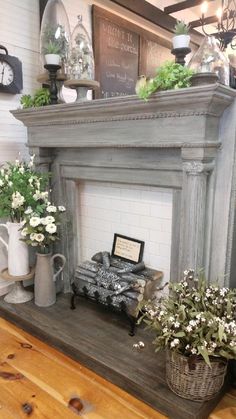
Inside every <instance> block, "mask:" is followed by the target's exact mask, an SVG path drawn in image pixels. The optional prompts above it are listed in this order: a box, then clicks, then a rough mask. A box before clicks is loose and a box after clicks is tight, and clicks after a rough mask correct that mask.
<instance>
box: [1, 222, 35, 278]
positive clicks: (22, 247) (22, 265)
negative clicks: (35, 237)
mask: <svg viewBox="0 0 236 419" xmlns="http://www.w3.org/2000/svg"><path fill="white" fill-rule="evenodd" d="M22 226H23V223H11V222H7V223H6V224H0V228H1V227H2V228H5V229H6V230H7V233H8V236H9V240H8V243H7V242H6V241H5V240H4V239H3V238H2V237H1V236H0V242H1V243H2V244H3V245H4V246H5V247H6V249H7V251H8V273H9V274H10V275H12V276H24V275H27V274H28V273H29V271H30V268H29V250H28V246H27V244H26V243H24V242H23V241H22V240H20V239H21V238H22V235H21V231H20V228H22Z"/></svg>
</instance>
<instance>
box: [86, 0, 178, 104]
mask: <svg viewBox="0 0 236 419" xmlns="http://www.w3.org/2000/svg"><path fill="white" fill-rule="evenodd" d="M92 13H93V49H94V58H95V79H96V80H97V81H99V83H100V92H99V93H97V94H96V98H98V97H101V98H108V97H114V96H125V95H131V94H135V85H136V82H137V79H138V77H139V76H140V75H142V74H146V75H148V76H153V75H154V74H155V69H156V68H157V67H158V65H160V64H161V63H162V62H163V61H165V60H167V59H170V58H171V59H172V60H173V59H174V57H173V56H171V52H170V51H171V48H172V44H171V42H170V41H168V40H166V39H164V38H161V37H160V36H158V35H155V34H153V33H151V32H149V31H147V30H146V29H143V28H141V27H139V26H138V25H136V24H134V23H133V22H130V21H128V20H126V19H124V18H122V17H120V16H117V15H116V14H114V13H110V12H108V11H107V10H105V9H102V8H100V7H98V6H95V5H93V8H92Z"/></svg>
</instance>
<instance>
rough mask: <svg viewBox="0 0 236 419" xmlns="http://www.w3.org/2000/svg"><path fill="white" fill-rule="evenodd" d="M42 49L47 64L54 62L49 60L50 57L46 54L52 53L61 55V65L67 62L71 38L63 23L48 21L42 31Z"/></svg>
mask: <svg viewBox="0 0 236 419" xmlns="http://www.w3.org/2000/svg"><path fill="white" fill-rule="evenodd" d="M40 50H41V54H42V55H44V57H45V61H46V63H47V64H52V62H51V61H50V62H48V61H47V60H48V59H49V60H50V57H46V55H51V54H55V55H59V56H60V59H59V63H60V64H61V65H64V64H65V62H66V60H67V58H68V52H69V40H68V35H67V33H66V31H65V28H64V26H63V25H59V24H53V23H48V24H46V25H45V26H44V28H43V31H42V33H41V47H40ZM53 64H54V62H53ZM57 64H58V61H57Z"/></svg>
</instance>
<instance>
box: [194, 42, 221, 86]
mask: <svg viewBox="0 0 236 419" xmlns="http://www.w3.org/2000/svg"><path fill="white" fill-rule="evenodd" d="M188 66H189V67H190V68H191V69H192V70H194V71H195V72H196V73H208V74H209V73H215V74H216V75H217V76H218V78H219V81H220V83H222V84H225V85H229V60H228V58H227V56H226V55H225V54H224V53H223V52H222V51H221V50H220V48H219V41H218V40H217V39H216V38H215V37H214V36H207V37H205V38H204V40H203V41H202V43H201V45H200V47H199V49H198V50H197V52H196V53H195V54H194V55H193V57H192V58H191V60H190V62H189V65H188Z"/></svg>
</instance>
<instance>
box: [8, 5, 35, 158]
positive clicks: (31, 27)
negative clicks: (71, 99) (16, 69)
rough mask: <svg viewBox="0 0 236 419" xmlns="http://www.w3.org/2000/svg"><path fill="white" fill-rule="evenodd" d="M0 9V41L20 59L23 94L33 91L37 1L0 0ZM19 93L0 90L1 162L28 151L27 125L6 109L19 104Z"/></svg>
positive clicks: (9, 51)
mask: <svg viewBox="0 0 236 419" xmlns="http://www.w3.org/2000/svg"><path fill="white" fill-rule="evenodd" d="M0 10H1V13H0V40H1V44H2V45H4V46H5V47H6V48H7V49H8V53H9V54H10V55H15V56H17V57H18V58H19V59H20V60H21V62H22V67H23V91H22V93H32V92H33V91H34V90H35V89H36V88H38V87H39V85H38V83H37V82H36V75H37V73H38V62H39V53H38V51H39V2H38V0H21V1H19V0H0ZM1 52H2V51H1ZM20 96H21V95H11V94H3V93H0V126H1V130H0V163H1V162H3V161H6V160H12V159H14V158H15V157H16V156H17V154H18V152H21V153H23V154H26V153H27V149H26V147H25V142H26V128H25V127H24V126H23V125H22V124H21V123H20V122H19V121H17V120H16V119H15V118H14V117H13V116H12V115H11V114H10V112H9V109H16V108H18V107H19V101H20Z"/></svg>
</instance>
